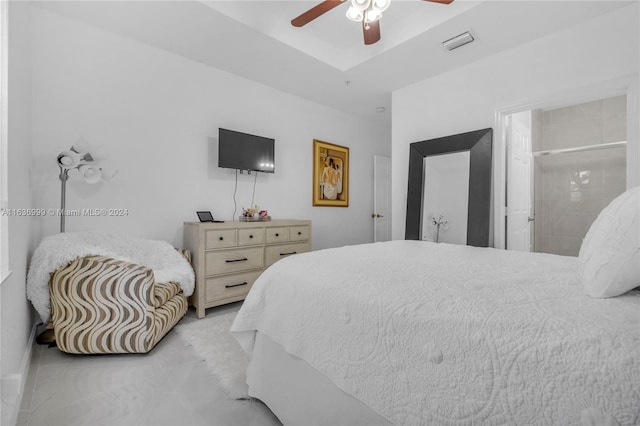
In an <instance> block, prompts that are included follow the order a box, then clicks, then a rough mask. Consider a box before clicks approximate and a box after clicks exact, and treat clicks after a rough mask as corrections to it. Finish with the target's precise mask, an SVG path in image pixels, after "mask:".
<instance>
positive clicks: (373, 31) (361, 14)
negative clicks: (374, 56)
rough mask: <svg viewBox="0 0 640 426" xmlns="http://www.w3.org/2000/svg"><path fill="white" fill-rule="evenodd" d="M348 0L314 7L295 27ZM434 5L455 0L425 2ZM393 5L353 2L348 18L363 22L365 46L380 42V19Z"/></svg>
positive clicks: (386, 0) (296, 20)
mask: <svg viewBox="0 0 640 426" xmlns="http://www.w3.org/2000/svg"><path fill="white" fill-rule="evenodd" d="M345 1H347V0H325V1H323V2H322V3H320V4H318V5H316V6H314V7H312V8H311V9H309V10H307V11H306V12H304V13H303V14H302V15H300V16H298V17H296V18H294V19H292V20H291V25H293V26H294V27H302V26H304V25H307V24H308V23H309V22H311V21H313V20H314V19H316V18H318V17H320V16H322V15H324V14H325V13H327V12H328V11H330V10H331V9H333V8H335V7H337V6H340V5H341V4H342V3H344V2H345ZM423 1H428V2H432V3H441V4H449V3H452V2H453V0H423ZM390 3H391V0H351V7H349V10H348V11H347V18H349V19H351V20H352V21H356V22H362V32H363V33H364V44H367V45H369V44H374V43H376V42H378V40H380V18H382V12H384V11H385V10H386V9H387V8H388V7H389V4H390Z"/></svg>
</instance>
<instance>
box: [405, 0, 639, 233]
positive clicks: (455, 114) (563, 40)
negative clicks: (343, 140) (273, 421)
mask: <svg viewBox="0 0 640 426" xmlns="http://www.w3.org/2000/svg"><path fill="white" fill-rule="evenodd" d="M576 7H579V3H576ZM478 37H479V38H481V37H482V34H478ZM638 40H639V33H638V3H634V4H632V5H630V6H627V7H624V8H621V9H618V10H616V11H614V12H612V13H609V14H607V15H603V16H601V17H598V18H595V19H593V20H590V21H587V22H585V23H582V24H579V25H577V26H575V27H572V28H570V29H567V30H564V31H560V32H557V33H554V34H551V35H548V36H546V37H543V38H540V39H538V40H534V41H532V42H530V43H526V44H524V45H522V46H519V47H516V48H514V49H510V50H507V51H504V52H501V53H498V54H496V55H493V56H490V57H487V58H484V59H481V60H479V61H477V62H474V63H472V64H469V65H467V66H464V67H461V68H458V69H455V70H453V71H450V72H447V73H444V74H441V75H438V76H436V77H433V78H430V79H428V80H425V81H422V82H420V83H417V84H414V85H411V86H408V87H405V88H403V89H400V90H397V91H395V92H394V93H393V120H392V121H393V131H392V170H393V172H392V173H393V177H392V194H393V195H392V196H393V203H392V205H393V213H392V215H393V225H392V234H393V238H394V239H402V238H404V229H405V214H406V198H407V172H408V167H407V165H408V162H409V144H410V143H412V142H416V141H421V140H426V139H432V138H436V137H442V136H447V135H452V134H457V133H462V132H467V131H472V130H477V129H483V128H487V127H494V114H495V112H496V110H497V109H501V108H505V107H508V106H511V105H514V104H519V103H525V102H527V101H531V100H536V99H540V98H542V97H544V96H547V95H555V94H557V93H560V92H564V91H568V90H572V89H578V88H581V87H586V86H590V85H594V84H598V83H601V82H605V81H608V80H613V79H616V78H621V77H626V76H635V77H636V78H637V75H638V71H639V60H640V59H639V50H640V49H639V41H638ZM466 48H473V45H469V46H466V47H463V49H466ZM636 130H637V129H636ZM634 133H635V135H631V136H630V137H629V143H630V144H636V145H637V144H638V140H637V139H638V137H637V135H638V132H637V131H635V132H634Z"/></svg>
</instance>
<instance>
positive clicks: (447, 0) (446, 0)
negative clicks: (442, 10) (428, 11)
mask: <svg viewBox="0 0 640 426" xmlns="http://www.w3.org/2000/svg"><path fill="white" fill-rule="evenodd" d="M423 1H430V2H431V3H441V4H451V3H453V0H423Z"/></svg>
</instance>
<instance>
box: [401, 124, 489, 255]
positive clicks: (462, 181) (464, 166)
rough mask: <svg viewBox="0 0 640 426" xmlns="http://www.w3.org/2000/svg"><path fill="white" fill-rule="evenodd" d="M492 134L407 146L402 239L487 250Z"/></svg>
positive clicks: (482, 132)
mask: <svg viewBox="0 0 640 426" xmlns="http://www.w3.org/2000/svg"><path fill="white" fill-rule="evenodd" d="M492 133H493V132H492V129H482V130H476V131H473V132H467V133H461V134H457V135H451V136H446V137H443V138H437V139H429V140H426V141H421V142H414V143H412V144H411V145H410V148H409V149H410V152H409V179H408V190H407V217H406V227H405V239H407V240H420V239H424V240H430V241H438V242H450V243H458V244H468V245H473V246H478V247H487V246H488V245H489V226H490V225H489V221H490V209H491V142H492Z"/></svg>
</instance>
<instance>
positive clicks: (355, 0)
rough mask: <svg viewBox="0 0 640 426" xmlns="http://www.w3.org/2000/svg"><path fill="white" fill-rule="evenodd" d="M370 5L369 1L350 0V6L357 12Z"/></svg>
mask: <svg viewBox="0 0 640 426" xmlns="http://www.w3.org/2000/svg"><path fill="white" fill-rule="evenodd" d="M370 4H371V0H351V5H352V6H353V7H354V8H355V9H358V10H362V11H365V10H367V8H368V7H369V5H370Z"/></svg>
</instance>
